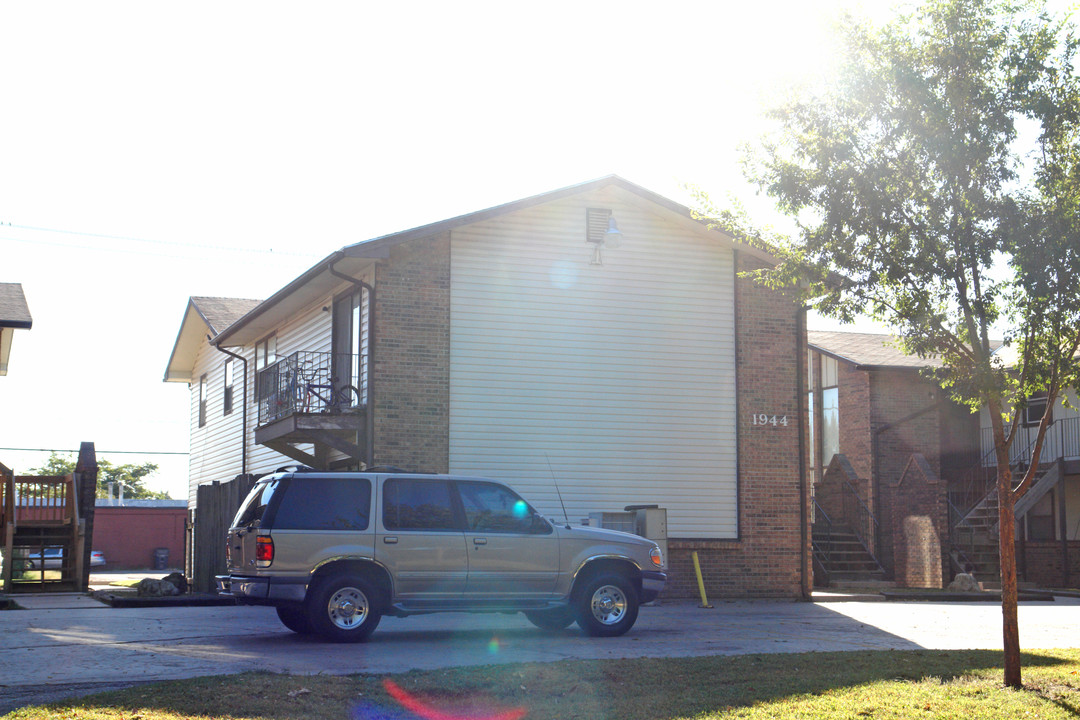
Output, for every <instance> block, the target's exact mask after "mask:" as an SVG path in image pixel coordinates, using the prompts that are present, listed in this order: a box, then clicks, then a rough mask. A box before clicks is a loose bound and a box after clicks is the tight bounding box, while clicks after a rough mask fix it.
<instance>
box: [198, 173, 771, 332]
mask: <svg viewBox="0 0 1080 720" xmlns="http://www.w3.org/2000/svg"><path fill="white" fill-rule="evenodd" d="M606 188H613V189H615V191H621V192H624V193H629V194H630V195H634V196H636V197H637V198H640V199H641V200H645V201H648V202H650V203H652V204H653V206H655V207H657V208H659V210H660V212H661V214H663V215H664V217H666V218H667V219H669V220H671V221H673V222H676V223H679V224H682V225H683V226H684V227H690V228H692V229H693V230H694V231H695V232H699V233H703V234H708V235H710V236H711V237H714V238H716V239H717V240H719V241H721V242H724V243H727V244H729V245H731V246H736V247H738V248H739V251H740V252H745V253H746V254H748V255H752V256H754V257H758V258H761V259H763V260H766V261H771V262H775V258H772V257H771V256H770V255H769V254H768V253H766V252H764V251H762V250H759V249H757V248H752V247H750V246H748V245H743V244H741V243H738V242H737V241H735V240H734V239H733V238H732V237H731V236H730V235H728V234H727V233H724V232H721V231H719V230H712V229H710V228H708V227H707V226H706V225H705V223H703V222H701V221H700V220H697V219H695V218H694V216H693V212H692V211H691V210H690V208H688V207H686V206H684V205H680V204H679V203H676V202H674V201H672V200H669V199H667V198H665V197H663V196H662V195H657V194H656V193H654V192H652V191H651V190H646V189H645V188H643V187H641V186H639V185H635V184H634V183H632V182H629V181H627V180H624V179H622V178H620V177H618V176H616V175H608V176H607V177H603V178H600V179H598V180H592V181H589V182H586V183H581V184H579V185H571V186H570V187H565V188H562V189H560V190H553V191H551V192H547V193H542V194H540V195H533V196H532V197H528V198H524V199H522V200H516V201H514V202H510V203H506V204H503V205H497V206H495V207H492V208H488V209H487V210H480V211H477V212H473V213H468V214H465V215H459V216H458V217H454V218H450V219H448V220H441V221H439V222H435V223H431V224H429V225H423V226H421V227H417V228H413V229H411V230H404V231H402V232H397V233H393V234H391V235H384V236H382V237H377V238H372V239H371V240H365V241H363V242H359V243H356V244H354V245H348V246H346V247H344V248H342V249H341V250H338V251H337V252H335V253H333V254H331V255H329V256H327V257H326V258H325V259H324V260H322V261H321V262H319V263H317V264H316V265H314V266H313V267H312V268H311V269H310V270H308V271H307V272H305V273H304V274H302V275H300V276H299V277H297V278H296V279H295V280H293V281H292V282H291V283H289V284H288V285H286V286H285V287H283V288H281V289H280V290H278V291H277V292H276V293H274V294H273V295H271V296H270V297H269V298H267V299H266V300H265V301H263V302H262V303H261V304H260V305H259V306H257V307H255V308H254V309H252V310H251V312H249V313H248V314H247V315H245V316H244V317H243V318H241V319H240V320H239V321H237V322H236V323H235V324H233V325H231V326H229V327H228V328H227V329H225V330H223V331H221V332H220V333H219V334H218V336H217V337H215V338H214V344H215V345H220V346H226V347H230V346H236V345H245V344H248V343H251V342H254V341H256V340H258V339H259V338H261V337H263V336H265V335H266V334H268V333H270V332H273V331H274V330H275V329H276V328H277V327H278V325H279V324H280V322H281V321H283V320H284V319H286V318H288V317H289V316H290V315H291V314H292V313H294V312H297V311H299V310H300V309H302V308H304V307H306V306H307V305H309V304H311V303H312V302H316V301H318V300H319V299H320V298H322V297H324V296H325V294H326V292H327V291H328V290H329V289H330V288H332V287H333V286H335V285H337V284H338V283H340V282H341V281H342V280H343V279H344V277H343V276H342V274H345V275H351V276H355V275H358V274H360V273H361V272H362V271H363V270H364V269H365V268H366V267H367V266H369V265H370V264H371V263H373V262H374V261H375V260H378V259H383V258H387V257H389V256H390V249H391V248H392V247H394V246H395V245H398V244H400V243H404V242H407V241H409V240H416V239H420V238H425V237H431V236H434V235H438V234H440V233H444V232H447V231H449V230H453V229H455V228H459V227H462V226H465V225H470V224H472V223H477V222H482V221H484V220H489V219H492V218H496V217H499V216H501V215H506V214H508V213H512V212H517V211H519V210H524V209H526V208H531V207H535V206H537V205H543V204H546V203H550V202H554V201H557V200H562V199H564V198H568V197H573V196H575V195H580V194H584V193H588V192H594V191H597V190H601V189H606ZM335 273H337V274H335Z"/></svg>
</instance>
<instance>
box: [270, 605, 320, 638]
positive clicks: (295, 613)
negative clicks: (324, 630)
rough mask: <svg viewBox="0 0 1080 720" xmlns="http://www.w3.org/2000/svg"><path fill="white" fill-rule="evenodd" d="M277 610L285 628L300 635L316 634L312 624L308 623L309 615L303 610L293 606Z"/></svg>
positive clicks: (280, 607) (281, 607)
mask: <svg viewBox="0 0 1080 720" xmlns="http://www.w3.org/2000/svg"><path fill="white" fill-rule="evenodd" d="M276 609H277V616H278V620H280V621H281V624H282V625H284V626H285V627H287V628H289V629H290V630H292V631H293V632H294V633H297V634H298V635H310V634H311V633H312V632H314V631H313V630H312V629H311V623H310V622H309V621H308V616H307V613H305V612H304V609H303V608H300V607H295V606H292V605H287V606H279V607H278V608H276Z"/></svg>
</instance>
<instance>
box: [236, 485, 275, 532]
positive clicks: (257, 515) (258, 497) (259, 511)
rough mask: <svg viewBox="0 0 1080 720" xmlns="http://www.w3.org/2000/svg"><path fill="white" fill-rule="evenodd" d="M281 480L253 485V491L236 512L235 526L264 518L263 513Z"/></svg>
mask: <svg viewBox="0 0 1080 720" xmlns="http://www.w3.org/2000/svg"><path fill="white" fill-rule="evenodd" d="M279 482H280V481H278V480H267V481H266V482H261V483H258V484H257V485H256V486H255V487H253V488H252V489H251V492H250V493H248V496H247V499H246V500H244V504H243V505H241V506H240V509H239V510H238V511H237V512H236V519H235V520H233V527H243V526H244V525H250V524H251V523H253V522H254V521H256V520H262V516H263V513H265V512H266V506H267V505H269V504H270V499H271V498H273V497H274V491H275V490H277V487H278V483H279Z"/></svg>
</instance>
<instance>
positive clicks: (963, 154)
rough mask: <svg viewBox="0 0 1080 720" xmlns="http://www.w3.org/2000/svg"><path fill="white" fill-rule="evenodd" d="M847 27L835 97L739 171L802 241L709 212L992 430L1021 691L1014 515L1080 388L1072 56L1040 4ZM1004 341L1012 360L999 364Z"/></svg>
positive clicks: (778, 113)
mask: <svg viewBox="0 0 1080 720" xmlns="http://www.w3.org/2000/svg"><path fill="white" fill-rule="evenodd" d="M841 27H842V29H841V30H839V32H840V33H841V40H842V47H843V61H842V65H841V69H840V70H839V72H838V76H837V77H836V78H835V84H833V85H832V86H831V87H829V88H826V89H824V90H821V91H818V92H812V91H804V92H803V93H802V94H801V95H798V96H796V97H794V98H792V99H791V100H789V101H787V102H786V103H784V104H782V105H781V106H779V107H777V108H775V109H774V110H773V111H772V112H771V118H772V119H773V120H774V121H775V123H776V130H775V131H774V132H773V133H772V134H769V135H766V136H765V137H764V138H763V140H762V142H761V144H760V146H759V147H757V148H755V149H752V150H750V152H749V153H748V157H747V168H748V176H749V177H750V178H751V179H752V180H754V181H756V182H757V183H758V184H759V186H760V187H761V188H762V189H763V190H764V191H765V192H767V193H768V194H769V195H770V196H772V197H773V198H774V199H775V200H776V202H777V205H778V207H779V208H780V209H781V210H782V211H783V212H784V213H786V214H788V215H790V216H792V217H793V218H795V221H796V226H797V228H798V231H797V232H798V237H797V239H795V240H790V241H789V240H787V239H785V238H783V237H779V236H776V235H770V236H767V237H766V236H765V235H764V234H763V233H762V232H760V231H757V230H756V229H754V228H753V227H752V226H751V225H750V224H748V223H746V222H745V221H744V220H743V218H742V216H740V215H739V214H738V213H734V212H720V211H718V210H717V209H716V208H715V207H713V206H712V205H711V204H710V203H709V201H708V198H707V196H705V195H704V194H701V195H700V196H699V200H700V202H701V204H702V206H703V209H704V212H705V214H706V215H709V216H712V217H714V218H716V219H717V220H716V222H717V224H718V225H720V226H722V227H724V229H727V230H728V231H729V232H732V233H734V234H735V235H736V236H738V237H740V238H741V239H743V240H744V241H746V242H750V243H764V242H767V243H768V245H769V249H770V250H771V251H772V252H774V253H776V254H777V255H779V256H780V257H781V262H780V264H779V265H778V266H776V267H775V268H772V269H768V270H763V271H760V272H758V273H756V275H757V278H758V280H759V281H761V282H763V283H766V284H769V285H771V286H774V287H797V288H800V291H801V294H802V295H803V296H804V300H805V301H806V302H808V303H809V304H810V305H811V306H812V307H814V308H815V309H817V310H818V311H820V312H822V313H824V314H825V315H828V316H831V317H835V318H839V319H841V320H843V321H846V322H851V321H853V320H854V319H855V318H856V317H857V316H858V315H860V314H863V313H867V314H869V315H871V316H872V317H874V318H876V319H879V320H881V321H884V322H885V323H886V324H888V325H889V326H890V327H891V328H892V329H893V331H894V333H895V335H896V336H897V338H898V343H899V345H900V347H901V349H902V350H904V351H905V352H908V353H910V354H914V355H918V356H920V357H927V356H939V357H940V358H941V359H942V360H943V363H944V367H943V368H942V369H941V370H940V371H937V379H938V381H939V382H941V383H942V384H943V386H944V387H946V388H948V390H949V392H950V394H951V395H952V397H953V398H954V399H956V400H958V401H960V402H962V403H965V404H966V405H968V406H969V407H971V408H972V410H973V411H974V410H978V409H981V408H985V409H986V410H987V412H988V413H989V415H990V419H991V424H992V427H993V436H994V447H995V453H996V457H997V494H998V499H999V518H998V520H999V552H1000V560H1001V563H1000V565H1001V585H1002V620H1003V623H1002V627H1003V633H1002V634H1003V642H1004V649H1005V653H1004V655H1005V663H1004V664H1005V682H1006V683H1007V684H1008V685H1010V686H1014V687H1019V686H1020V685H1021V672H1020V671H1021V668H1020V645H1019V632H1018V627H1017V617H1016V602H1017V596H1016V592H1017V588H1016V559H1015V548H1014V541H1015V538H1014V525H1015V519H1014V512H1013V504H1014V502H1015V500H1016V499H1018V498H1019V497H1020V496H1021V495H1022V494H1023V493H1024V492H1026V491H1027V489H1028V488H1029V487H1030V485H1031V484H1032V479H1033V477H1034V474H1035V471H1036V468H1037V465H1038V457H1039V453H1040V450H1041V447H1042V442H1043V438H1044V436H1045V433H1046V430H1047V427H1048V425H1049V421H1050V417H1051V415H1050V413H1051V410H1052V408H1053V406H1054V405H1055V404H1056V403H1057V402H1058V400H1059V398H1063V397H1064V395H1063V389H1065V388H1068V387H1070V386H1072V387H1075V385H1076V383H1077V380H1078V379H1080V372H1078V370H1080V368H1078V362H1077V348H1078V346H1080V151H1078V146H1077V135H1078V129H1080V100H1078V98H1080V92H1078V83H1077V80H1076V78H1075V77H1074V75H1073V72H1072V61H1073V56H1074V52H1075V49H1076V43H1075V41H1074V38H1073V35H1072V31H1071V28H1070V27H1068V26H1066V25H1065V24H1063V23H1059V22H1056V21H1054V20H1052V19H1051V18H1049V17H1048V15H1047V14H1046V12H1045V10H1044V8H1043V6H1042V5H1040V4H1035V3H1027V4H1023V5H1013V4H1006V3H1000V2H991V1H989V0H930V1H929V2H926V3H925V4H924V5H923V6H922V7H921V8H919V9H918V10H916V11H915V12H914V13H913V14H911V15H907V16H902V17H899V18H897V19H896V20H895V21H894V22H892V23H891V24H888V25H886V26H884V27H882V28H879V29H875V28H873V27H871V26H869V25H867V24H865V23H862V22H858V21H855V20H853V19H851V18H847V20H846V22H845V23H844V24H843V25H842V26H841ZM1032 128H1034V131H1032ZM1018 129H1020V130H1024V132H1019V131H1018ZM1029 135H1030V137H1031V138H1034V137H1036V136H1037V138H1038V139H1037V140H1032V141H1031V144H1032V146H1033V147H1034V149H1035V150H1036V152H1035V153H1034V155H1033V159H1031V160H1028V161H1027V165H1025V164H1024V161H1025V160H1026V159H1027V157H1028V156H1025V155H1024V154H1023V152H1022V151H1023V147H1022V146H1023V143H1024V140H1025V138H1027V137H1028V136H1029ZM998 328H1005V330H1004V331H1001V330H998ZM995 332H1004V334H1005V340H1006V342H1007V344H1008V345H1009V346H1010V348H1009V349H1010V350H1011V351H1013V355H1014V357H1015V360H1014V361H1012V362H1004V361H1003V360H1002V359H1001V357H1000V355H996V354H995V352H994V350H995V346H994V345H993V344H992V342H991V335H992V334H993V333H995ZM1037 392H1045V393H1046V395H1047V403H1046V408H1047V409H1046V413H1045V414H1044V415H1043V418H1042V422H1041V423H1040V425H1039V429H1038V434H1037V439H1036V442H1035V445H1034V453H1033V454H1034V459H1033V461H1032V463H1031V467H1030V469H1029V470H1028V471H1027V472H1026V473H1025V475H1024V477H1023V478H1021V479H1020V481H1019V482H1018V483H1015V484H1014V481H1013V478H1012V474H1011V470H1010V467H1009V464H1010V463H1009V459H1010V454H1009V450H1010V446H1011V445H1012V443H1013V441H1014V440H1015V439H1016V428H1017V426H1018V425H1019V424H1020V423H1016V422H1011V421H1012V420H1014V419H1015V418H1017V416H1018V414H1019V413H1020V412H1022V411H1023V410H1024V408H1025V407H1026V405H1027V400H1028V398H1030V397H1031V396H1033V395H1034V394H1036V393H1037Z"/></svg>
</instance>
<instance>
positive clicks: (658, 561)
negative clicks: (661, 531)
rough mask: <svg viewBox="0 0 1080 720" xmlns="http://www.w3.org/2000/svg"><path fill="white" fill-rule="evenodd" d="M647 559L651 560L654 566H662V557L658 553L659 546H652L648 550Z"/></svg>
mask: <svg viewBox="0 0 1080 720" xmlns="http://www.w3.org/2000/svg"><path fill="white" fill-rule="evenodd" d="M649 559H650V560H652V564H653V565H655V566H656V567H658V568H662V567H664V557H663V555H661V554H660V548H658V547H654V548H653V549H652V550H650V551H649Z"/></svg>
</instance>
